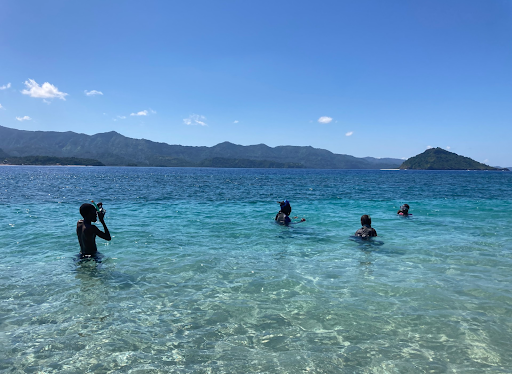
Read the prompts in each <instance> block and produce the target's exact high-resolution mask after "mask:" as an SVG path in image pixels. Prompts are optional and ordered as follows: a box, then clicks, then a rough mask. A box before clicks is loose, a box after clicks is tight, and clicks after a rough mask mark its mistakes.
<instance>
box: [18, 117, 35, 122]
mask: <svg viewBox="0 0 512 374" xmlns="http://www.w3.org/2000/svg"><path fill="white" fill-rule="evenodd" d="M16 119H17V120H18V121H20V122H22V121H30V120H31V119H32V118H30V117H29V116H23V117H16Z"/></svg>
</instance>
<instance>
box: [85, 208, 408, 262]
mask: <svg viewBox="0 0 512 374" xmlns="http://www.w3.org/2000/svg"><path fill="white" fill-rule="evenodd" d="M278 203H279V207H280V209H279V212H278V213H277V214H276V217H275V218H274V220H275V221H276V222H277V223H279V224H282V225H289V224H293V223H300V222H304V221H305V220H306V219H305V218H301V219H300V221H298V222H293V221H292V219H291V218H290V215H291V213H292V206H291V205H290V202H289V201H288V200H283V201H279V202H278ZM93 204H94V205H93ZM105 213H106V211H105V209H103V204H102V203H98V204H95V203H94V202H92V204H89V203H85V204H82V205H81V206H80V214H81V215H82V217H83V219H81V220H79V221H78V222H77V224H76V235H77V236H78V243H79V244H80V258H93V257H95V256H96V254H97V252H98V249H97V247H96V236H99V237H100V238H102V239H104V240H107V241H110V240H111V239H112V238H111V236H110V232H109V231H108V228H107V225H106V224H105ZM397 214H398V215H400V216H409V215H410V214H409V205H408V204H403V205H402V206H401V207H400V209H399V210H398V212H397ZM298 218H299V217H297V216H295V217H293V219H298ZM98 219H99V221H100V223H101V224H102V225H103V230H104V231H101V230H100V229H99V228H98V227H96V226H95V225H93V224H92V223H93V222H97V220H98ZM361 226H362V227H361V228H360V229H359V230H357V231H356V233H355V234H354V235H355V236H357V237H360V238H362V239H368V238H371V237H374V236H377V231H376V230H375V229H374V228H373V227H372V219H371V218H370V216H368V215H367V214H364V215H362V216H361Z"/></svg>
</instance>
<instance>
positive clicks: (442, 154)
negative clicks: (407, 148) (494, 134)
mask: <svg viewBox="0 0 512 374" xmlns="http://www.w3.org/2000/svg"><path fill="white" fill-rule="evenodd" d="M400 169H402V170H404V169H412V170H500V171H509V170H508V169H498V168H494V167H492V166H489V165H485V164H482V163H480V162H477V161H475V160H473V159H471V158H469V157H464V156H459V155H458V154H456V153H453V152H449V151H447V150H444V149H442V148H439V147H438V148H431V149H427V150H426V151H425V152H423V153H420V154H419V155H416V156H414V157H411V158H409V159H407V160H406V161H404V163H403V164H402V165H400Z"/></svg>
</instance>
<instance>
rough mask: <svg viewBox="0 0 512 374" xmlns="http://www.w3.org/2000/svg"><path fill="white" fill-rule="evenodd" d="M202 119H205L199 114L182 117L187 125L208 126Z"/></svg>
mask: <svg viewBox="0 0 512 374" xmlns="http://www.w3.org/2000/svg"><path fill="white" fill-rule="evenodd" d="M204 120H206V117H205V116H202V115H200V114H191V115H190V116H188V118H183V123H184V124H185V125H187V126H191V125H201V126H208V124H206V122H204Z"/></svg>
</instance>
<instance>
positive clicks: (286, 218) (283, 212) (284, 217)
mask: <svg viewBox="0 0 512 374" xmlns="http://www.w3.org/2000/svg"><path fill="white" fill-rule="evenodd" d="M278 204H279V206H280V210H279V212H278V213H277V214H276V218H274V219H275V221H276V222H277V223H280V224H282V225H288V224H290V223H293V222H292V220H291V218H290V214H291V213H292V206H291V205H290V202H289V201H288V200H284V201H278ZM293 218H298V217H293ZM305 220H306V219H305V218H301V220H300V221H299V222H304V221H305ZM299 222H295V223H299Z"/></svg>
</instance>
